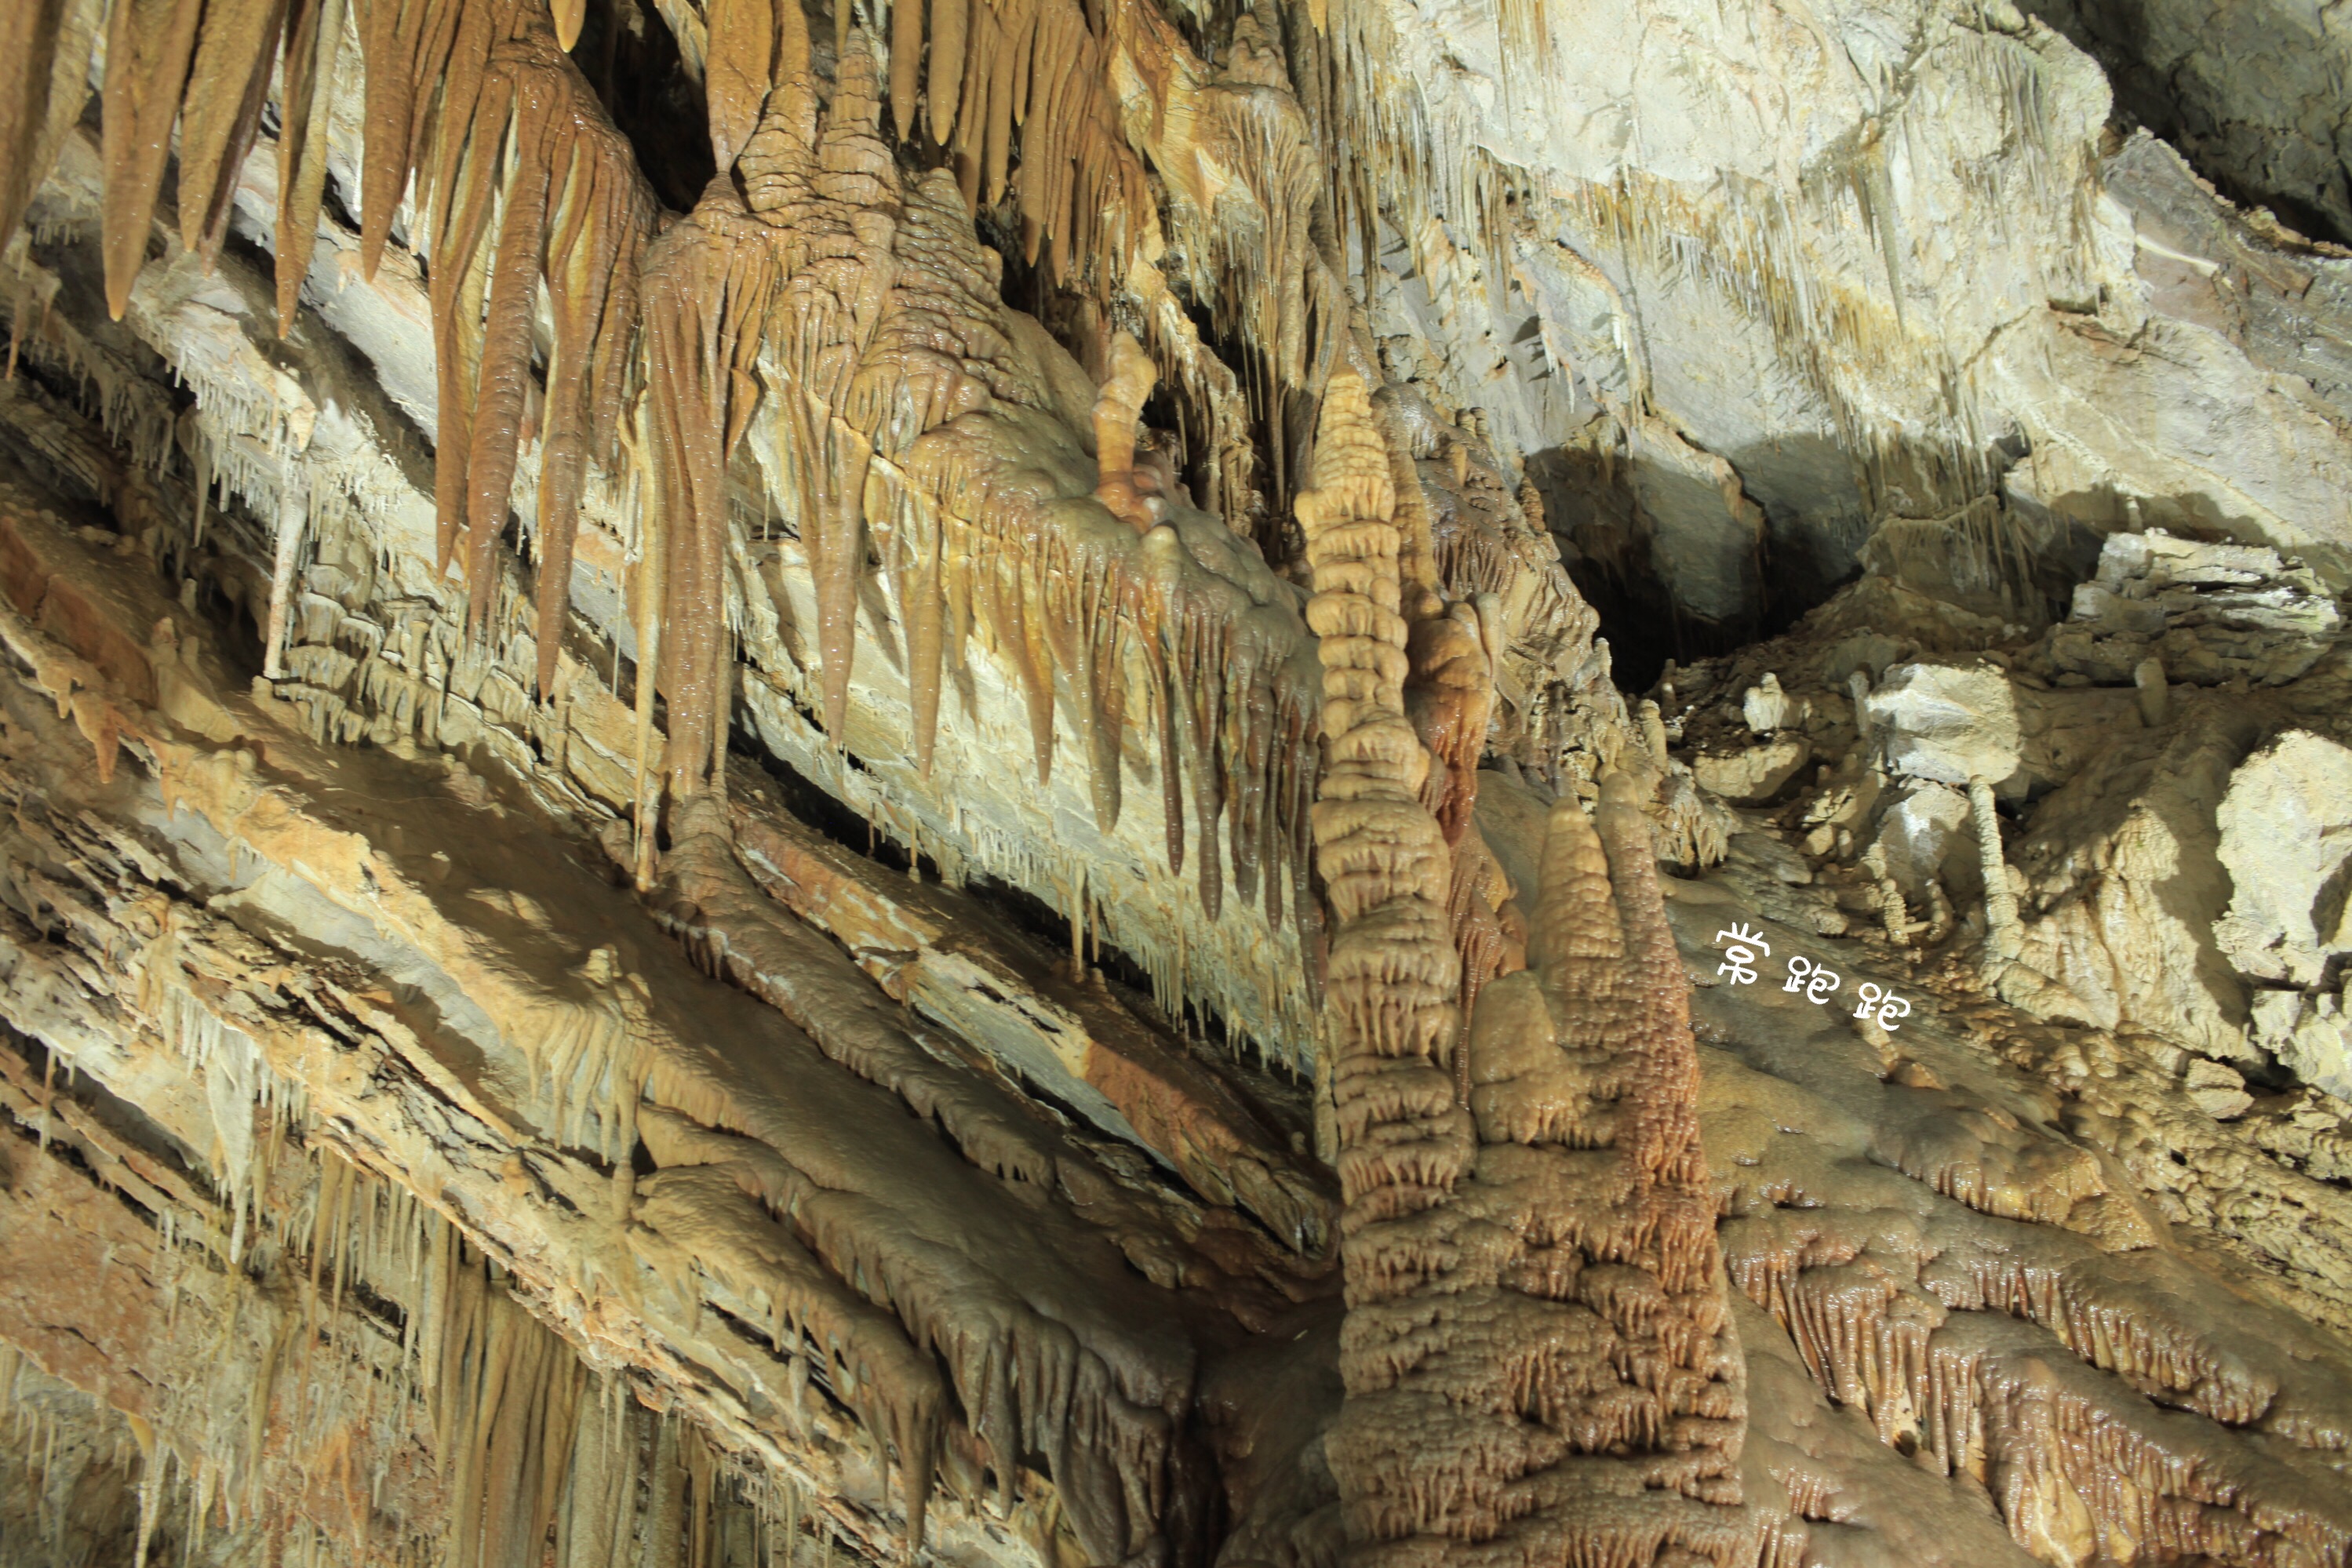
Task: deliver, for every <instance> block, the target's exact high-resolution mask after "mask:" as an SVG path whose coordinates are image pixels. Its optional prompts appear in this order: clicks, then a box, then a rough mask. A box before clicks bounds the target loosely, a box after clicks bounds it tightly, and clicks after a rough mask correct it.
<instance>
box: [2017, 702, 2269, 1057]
mask: <svg viewBox="0 0 2352 1568" xmlns="http://www.w3.org/2000/svg"><path fill="white" fill-rule="evenodd" d="M2255 734H2256V728H2255V724H2254V721H2253V720H2252V717H2251V716H2249V715H2247V714H2246V713H2244V712H2242V711H2241V710H2239V709H2237V708H2234V707H2231V708H2221V709H2212V708H2207V709H2203V710H2200V714H2199V715H2198V716H2196V717H2195V718H2193V719H2189V720H2184V721H2183V723H2182V724H2180V725H2178V726H2176V727H2174V728H2173V729H2172V730H2171V731H2168V732H2150V731H2143V730H2137V729H2133V730H2127V731H2125V732H2123V733H2122V734H2121V735H2119V736H2118V737H2117V738H2116V741H2115V743H2114V744H2113V745H2111V746H2110V747H2107V749H2105V751H2103V752H2101V753H2100V754H2099V755H2098V756H2097V757H2095V758H2093V759H2092V760H2091V761H2090V762H2089V763H2087V764H2086V765H2084V768H2082V769H2081V771H2079V772H2078V773H2077V774H2076V775H2075V776H2074V778H2073V779H2069V780H2068V781H2067V782H2066V783H2065V784H2063V785H2062V786H2061V787H2059V788H2058V789H2055V790H2053V791H2052V792H2051V793H2050V794H2049V795H2048V796H2047V797H2046V798H2044V799H2043V800H2042V801H2041V802H2040V803H2039V804H2038V805H2037V806H2036V807H2035V808H2034V812H2033V819H2032V826H2031V828H2030V829H2029V831H2027V832H2026V833H2025V834H2024V835H2023V837H2022V838H2021V839H2020V840H2019V841H2017V843H2016V844H2015V845H2014V846H2013V849H2012V852H2011V862H2012V863H2013V864H2014V865H2015V866H2017V868H2018V869H2019V870H2021V872H2023V873H2025V876H2026V880H2027V889H2026V893H2025V895H2024V897H2023V898H2022V900H2021V904H2022V907H2021V911H2020V913H2021V915H2022V917H2023V931H2022V935H2023V947H2022V950H2021V953H2020V955H2019V956H2020V958H2021V961H2022V962H2023V963H2024V964H2026V965H2027V966H2028V967H2031V968H2032V969H2035V970H2038V971H2040V972H2041V973H2042V974H2043V975H2045V976H2047V977H2050V978H2051V979H2053V980H2054V981H2056V982H2057V983H2058V984H2059V985H2060V986H2061V987H2063V988H2064V990H2065V991H2067V992H2071V993H2072V994H2073V996H2074V998H2078V999H2079V1001H2080V1002H2081V1003H2082V1004H2083V1006H2084V1009H2085V1011H2086V1012H2087V1013H2088V1016H2087V1017H2084V1018H2083V1019H2081V1021H2082V1022H2084V1023H2088V1024H2091V1025H2094V1026H2095V1027H2097V1028H2101V1029H2113V1028H2116V1027H2117V1026H2119V1025H2123V1024H2130V1025H2134V1026H2136V1027H2138V1028H2141V1029H2146V1030H2153V1031H2154V1032H2156V1033H2158V1034H2161V1035H2163V1036H2165V1037H2166V1038H2167V1039H2168V1040H2176V1041H2178V1042H2179V1043H2180V1044H2181V1045H2182V1046H2185V1047H2187V1048H2188V1049H2189V1050H2191V1051H2196V1052H2199V1053H2200V1054H2202V1055H2206V1056H2213V1057H2231V1058H2245V1057H2248V1056H2250V1055H2251V1054H2252V1052H2251V1048H2250V1047H2249V1046H2248V1045H2247V1044H2246V1041H2245V1030H2244V1019H2245V1011H2244V1009H2245V988H2244V984H2243V982H2242V980H2240V978H2239V977H2238V976H2237V974H2236V973H2235V972H2234V971H2233V970H2232V969H2231V966H2230V963H2229V960H2228V959H2227V958H2226V957H2224V956H2222V954H2221V951H2220V949H2219V948H2218V947H2217V946H2215V944H2214V941H2213V937H2212V929H2213V927H2212V923H2213V922H2214V921H2216V920H2218V919H2219V918H2221V914H2222V912H2223V910H2224V909H2226V908H2227V907H2228V905H2229V902H2230V896H2231V876H2230V873H2229V871H2228V870H2227V868H2225V867H2224V866H2223V865H2222V863H2221V859H2220V858H2219V854H2218V851H2219V848H2220V843H2219V834H2218V831H2217V830H2216V829H2215V826H2214V810H2215V808H2216V807H2217V806H2218V805H2219V804H2220V803H2221V799H2222V797H2223V794H2224V793H2225V791H2226V790H2227V789H2228V788H2229V785H2230V779H2231V772H2232V770H2233V769H2234V768H2236V767H2237V765H2238V762H2239V760H2240V759H2241V758H2243V757H2244V756H2245V754H2246V752H2247V750H2248V749H2250V748H2251V747H2252V744H2253V741H2254V738H2255Z"/></svg>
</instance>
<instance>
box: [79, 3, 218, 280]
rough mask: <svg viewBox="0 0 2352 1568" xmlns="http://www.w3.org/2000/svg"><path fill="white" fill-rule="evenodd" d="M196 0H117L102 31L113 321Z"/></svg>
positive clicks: (166, 148) (184, 74)
mask: <svg viewBox="0 0 2352 1568" xmlns="http://www.w3.org/2000/svg"><path fill="white" fill-rule="evenodd" d="M203 9H204V5H203V0H121V3H120V4H118V5H115V7H114V9H113V12H112V14H111V16H110V19H109V24H108V27H107V34H106V85H105V87H104V89H102V104H103V108H102V113H103V117H104V125H105V146H104V150H103V157H104V159H105V162H106V306H107V309H108V310H109V311H110V312H112V314H113V316H114V319H116V320H118V321H120V320H121V319H122V313H123V311H124V310H126V309H128V308H130V305H131V282H132V280H133V279H135V278H136V277H138V276H139V269H140V267H142V266H143V265H145V263H146V260H147V227H148V225H149V224H150V223H151V222H152V221H153V218H154V214H155V200H156V197H157V196H158V195H159V194H161V193H162V192H163V164H164V162H165V160H166V159H168V158H169V157H170V156H171V151H172V121H173V120H176V119H178V118H179V113H180V91H181V89H182V88H183V87H184V85H185V84H186V82H187V78H188V61H189V58H190V57H191V56H192V55H194V52H195V45H196V23H197V19H198V17H199V16H200V15H201V14H202V12H203Z"/></svg>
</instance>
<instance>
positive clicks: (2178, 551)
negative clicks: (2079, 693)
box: [2050, 532, 2343, 685]
mask: <svg viewBox="0 0 2352 1568" xmlns="http://www.w3.org/2000/svg"><path fill="white" fill-rule="evenodd" d="M2342 624H2343V616H2342V614H2341V612H2339V611H2338V610H2337V608H2336V601H2335V600H2334V599H2332V598H2330V597H2329V596H2328V594H2327V592H2326V589H2325V588H2324V587H2323V586H2322V585H2321V583H2320V581H2319V579H2318V578H2317V577H2316V576H2315V574H2314V573H2313V572H2312V571H2311V570H2309V569H2307V568H2305V567H2301V566H2290V565H2288V564H2287V563H2286V562H2285V561H2284V559H2281V557H2280V556H2279V553H2278V552H2277V551H2276V550H2273V549H2262V548H2259V547H2255V546H2251V545H2223V544H2200V543H2198V542H2196V541H2193V540H2189V539H2179V538H2172V537H2170V536H2169V535H2167V534H2164V533H2160V532H2149V533H2145V534H2116V535H2113V536H2111V537H2110V538H2108V539H2107V541H2106V543H2105V546H2103V547H2102V548H2101V549H2100V551H2099V569H2098V574H2097V576H2095V578H2093V579H2092V580H2090V581H2089V582H2085V583H2084V584H2082V585H2081V586H2079V587H2078V588H2076V589H2075V590H2074V610H2073V613H2072V615H2071V616H2070V617H2069V618H2068V620H2067V621H2066V622H2065V623H2064V624H2063V625H2061V626H2059V627H2057V628H2055V629H2054V630H2053V632H2052V634H2051V641H2050V657H2051V662H2052V663H2053V664H2055V665H2056V666H2057V667H2058V668H2059V669H2061V670H2065V671H2071V672H2073V673H2074V674H2083V675H2087V676H2089V677H2090V678H2091V679H2092V680H2094V681H2097V682H2099V683H2101V684H2103V685H2123V684H2125V683H2126V682H2129V681H2132V680H2133V679H2134V675H2135V672H2136V671H2137V668H2138V666H2139V665H2140V664H2141V663H2142V662H2143V661H2145V660H2147V659H2148V658H2151V657H2153V658H2156V659H2158V660H2159V661H2161V663H2162V666H2163V671H2164V674H2165V676H2166V678H2167V679H2168V680H2172V681H2186V682H2190V683H2193V684H2196V685H2219V684H2220V683H2221V682H2223V681H2227V680H2232V679H2238V678H2244V679H2246V680H2250V681H2252V682H2256V683H2258V684H2262V685H2276V684H2278V683H2280V682H2282V681H2290V680H2293V679H2294V678H2295V677H2296V676H2297V675H2300V674H2303V673H2304V672H2305V671H2306V670H2308V669H2310V668H2311V666H2312V665H2313V664H2315V663H2317V662H2318V659H2319V657H2320V655H2321V654H2322V653H2326V651H2327V649H2328V647H2329V646H2330V645H2331V644H2332V643H2333V642H2334V640H2335V637H2336V632H2337V631H2338V630H2339V629H2340V628H2341V626H2342Z"/></svg>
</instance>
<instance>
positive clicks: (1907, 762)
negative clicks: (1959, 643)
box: [1864, 664, 2024, 785]
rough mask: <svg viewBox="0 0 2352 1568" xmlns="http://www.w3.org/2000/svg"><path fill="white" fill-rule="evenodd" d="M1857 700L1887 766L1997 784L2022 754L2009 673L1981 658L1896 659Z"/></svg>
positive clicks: (1916, 774) (1917, 774)
mask: <svg viewBox="0 0 2352 1568" xmlns="http://www.w3.org/2000/svg"><path fill="white" fill-rule="evenodd" d="M1864 706H1865V708H1866V709H1867V711H1868V713H1869V716H1870V726H1871V730H1872V732H1873V733H1874V734H1875V735H1879V736H1882V737H1884V739H1885V748H1886V749H1885V756H1886V765H1887V768H1889V770H1891V771H1893V772H1895V773H1903V774H1908V775H1910V776H1911V777H1913V778H1915V779H1933V780H1934V781H1935V782H1937V783H1938V784H1962V785H1964V784H1966V783H1967V782H1968V781H1969V779H1990V780H1991V781H1992V782H1993V783H1995V784H1998V783H2000V781H2001V780H2003V779H2007V778H2009V777H2010V775H2011V774H2013V773H2015V772H2016V771H2017V765H2018V763H2019V761H2020V760H2021V758H2022V755H2023V749H2022V748H2023V745H2024V738H2023V736H2022V733H2021V728H2020V726H2019V723H2018V715H2017V700H2016V696H2015V694H2014V693H2012V692H2011V689H2010V683H2009V677H2008V676H2007V675H2006V674H2003V673H2002V672H2001V671H2000V670H1998V669H1994V668H1991V667H1990V666H1988V665H1982V664H1979V665H1969V666H1960V665H1950V664H1902V665H1898V666H1896V667H1895V669H1892V670H1889V671H1888V672H1887V674H1886V679H1885V683H1884V684H1882V685H1880V686H1879V687H1878V689H1877V690H1875V691H1874V692H1872V693H1871V694H1870V695H1869V697H1868V699H1867V700H1866V702H1865V704H1864Z"/></svg>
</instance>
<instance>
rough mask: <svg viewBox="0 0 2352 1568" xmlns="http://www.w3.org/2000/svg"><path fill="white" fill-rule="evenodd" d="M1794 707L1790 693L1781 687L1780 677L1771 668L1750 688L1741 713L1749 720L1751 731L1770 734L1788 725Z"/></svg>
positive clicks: (1741, 706) (1742, 702)
mask: <svg viewBox="0 0 2352 1568" xmlns="http://www.w3.org/2000/svg"><path fill="white" fill-rule="evenodd" d="M1792 709H1793V705H1792V704H1791V703H1790V701H1789V695H1788V694H1787V693H1786V692H1783V691H1782V690H1781V689H1780V676H1778V675H1776V674H1773V673H1772V672H1771V671H1769V670H1767V671H1765V672H1764V678H1763V679H1762V680H1761V681H1759V682H1758V683H1757V684H1756V685H1752V686H1750V687H1748V695H1747V696H1746V697H1745V698H1743V699H1742V701H1741V704H1740V712H1741V715H1742V716H1743V717H1745V718H1746V719H1747V720H1748V729H1749V731H1750V732H1751V733H1753V734H1756V735H1769V734H1771V733H1772V732H1773V731H1774V730H1776V729H1781V728H1784V727H1787V725H1788V723H1789V716H1790V712H1791V711H1792Z"/></svg>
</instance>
